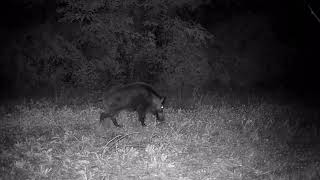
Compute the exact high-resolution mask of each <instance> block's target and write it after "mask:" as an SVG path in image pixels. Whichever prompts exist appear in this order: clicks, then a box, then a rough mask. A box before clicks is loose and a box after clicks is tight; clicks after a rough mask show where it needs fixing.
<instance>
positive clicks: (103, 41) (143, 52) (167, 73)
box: [58, 0, 211, 85]
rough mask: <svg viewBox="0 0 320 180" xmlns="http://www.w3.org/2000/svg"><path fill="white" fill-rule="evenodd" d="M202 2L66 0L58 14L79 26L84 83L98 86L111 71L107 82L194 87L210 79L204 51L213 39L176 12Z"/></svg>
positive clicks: (77, 44)
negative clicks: (158, 80) (159, 83)
mask: <svg viewBox="0 0 320 180" xmlns="http://www.w3.org/2000/svg"><path fill="white" fill-rule="evenodd" d="M202 3H205V2H202V1H200V2H199V1H193V0H180V1H167V0H162V1H132V0H130V1H116V0H111V1H99V0H96V1H86V0H82V1H73V0H63V1H62V5H61V8H60V9H59V10H58V12H59V13H61V14H62V18H61V19H60V21H61V22H65V23H78V24H79V26H80V28H79V30H80V32H79V35H78V36H77V37H76V38H75V39H74V42H76V46H77V47H78V48H79V49H81V51H82V52H83V53H84V54H85V56H86V57H87V58H86V59H85V61H84V62H82V63H83V65H82V66H81V70H80V71H81V73H79V74H82V75H83V76H84V77H87V79H84V78H80V79H81V80H83V84H86V83H89V82H92V81H94V82H98V81H97V79H98V76H99V74H100V75H101V73H102V72H104V73H105V72H107V74H108V75H109V78H108V77H102V81H106V80H107V82H108V83H109V82H110V81H111V82H112V81H114V80H119V81H137V80H140V81H147V82H151V81H156V80H157V79H159V78H161V77H162V78H164V80H165V81H167V82H169V84H172V85H173V84H177V85H179V83H178V82H185V83H189V84H190V83H191V84H194V85H196V83H198V82H201V81H198V79H199V78H202V79H203V76H205V75H206V71H203V69H205V68H206V67H207V66H206V64H205V62H206V59H205V56H204V54H203V53H201V49H202V48H203V47H204V46H205V44H206V43H207V41H208V40H209V39H210V38H211V35H210V34H209V33H208V32H207V31H206V30H205V29H203V28H202V27H201V26H200V25H199V24H196V23H194V22H186V21H183V20H182V19H181V18H180V17H179V16H178V15H177V13H176V12H177V10H178V9H179V8H181V7H185V6H187V7H189V8H196V7H198V6H200V5H201V4H202ZM186 72H188V73H187V74H188V76H185V75H186ZM94 73H96V74H95V75H93V76H92V77H91V76H89V75H90V74H94ZM183 74H184V75H183ZM108 79H109V80H108ZM170 81H173V82H170ZM99 83H100V82H99ZM105 83H106V82H105Z"/></svg>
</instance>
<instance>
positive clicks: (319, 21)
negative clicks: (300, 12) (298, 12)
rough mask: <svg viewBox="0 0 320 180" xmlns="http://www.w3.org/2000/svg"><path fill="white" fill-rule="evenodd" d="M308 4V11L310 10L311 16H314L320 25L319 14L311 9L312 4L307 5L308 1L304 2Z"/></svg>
mask: <svg viewBox="0 0 320 180" xmlns="http://www.w3.org/2000/svg"><path fill="white" fill-rule="evenodd" d="M304 2H305V3H306V5H307V6H308V9H309V10H310V13H311V15H313V16H314V17H315V18H316V20H317V21H318V23H320V18H319V17H318V16H317V14H316V13H315V12H314V11H313V9H312V8H311V6H310V4H309V3H307V1H306V0H305V1H304Z"/></svg>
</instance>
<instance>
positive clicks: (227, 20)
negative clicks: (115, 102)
mask: <svg viewBox="0 0 320 180" xmlns="http://www.w3.org/2000/svg"><path fill="white" fill-rule="evenodd" d="M68 2H69V1H49V0H38V1H36V0H29V1H6V3H5V2H3V3H2V5H1V10H0V12H1V15H0V17H1V29H0V38H1V42H0V47H1V51H0V52H1V61H2V63H1V66H2V67H1V84H2V86H1V95H2V98H8V97H17V96H26V95H32V94H33V95H34V94H37V93H38V92H39V91H41V92H45V93H43V94H46V93H48V94H50V93H52V92H51V91H54V92H56V91H61V92H62V91H63V90H61V89H60V87H64V85H68V86H66V88H84V89H88V86H89V87H94V88H93V89H100V90H101V89H105V88H107V87H108V86H109V85H111V84H121V83H128V82H131V81H137V80H139V81H145V82H149V83H151V84H158V85H159V86H161V87H162V88H164V89H173V90H175V89H180V87H181V86H183V88H181V89H182V90H183V91H186V92H189V91H192V90H190V89H194V88H195V87H196V88H199V89H201V90H202V92H207V91H215V90H217V88H218V87H219V88H226V89H231V90H235V91H236V90H239V89H240V90H251V89H254V90H257V91H270V92H273V91H282V92H284V93H288V94H289V93H290V94H293V95H294V96H295V97H297V98H301V99H302V102H304V103H305V102H312V103H317V102H318V98H319V93H318V92H319V90H320V89H319V86H318V84H319V77H320V76H319V70H318V69H319V60H320V58H319V50H320V49H319V42H320V36H319V33H320V23H319V22H318V21H317V19H316V17H315V16H313V15H312V14H311V12H310V9H308V7H307V5H306V2H304V1H303V0H299V1H298V0H295V1H276V0H260V1H256V0H242V1H233V0H229V1H220V0H216V1H214V0H211V1H203V3H198V4H197V3H194V4H192V3H191V4H184V5H181V6H177V7H175V8H172V9H173V10H171V11H166V12H164V14H166V15H167V17H171V18H172V19H174V18H176V17H179V19H181V22H193V23H195V24H197V23H199V24H200V25H201V26H202V27H203V28H204V29H205V30H207V31H209V32H210V33H211V34H212V35H213V38H212V39H211V40H210V41H208V42H207V46H206V47H205V46H203V49H196V50H195V52H200V51H201V52H202V50H205V55H206V56H207V59H206V62H207V63H208V64H209V65H210V67H211V68H210V69H209V72H208V73H207V74H204V75H201V77H202V79H204V80H203V81H201V84H197V83H194V82H198V80H197V79H195V80H189V79H187V80H184V81H180V80H176V81H177V82H183V83H182V84H179V83H175V82H174V81H173V82H171V83H169V81H170V80H168V79H170V78H168V76H169V77H176V76H175V74H174V73H172V71H166V70H164V69H165V68H164V67H165V66H166V65H168V66H169V65H172V64H170V63H168V61H166V60H168V59H173V58H172V57H175V56H174V55H172V54H169V55H168V54H165V53H163V51H161V53H163V54H161V53H159V52H160V49H161V50H162V49H164V48H163V47H166V46H168V44H169V43H170V42H171V40H170V36H169V35H168V34H170V33H168V31H165V30H163V29H161V28H158V29H156V30H154V29H153V30H150V29H147V28H145V29H143V28H141V27H140V25H139V22H141V21H143V20H141V19H142V18H141V17H142V16H141V14H143V13H145V14H144V16H143V18H145V19H148V18H149V19H151V20H153V22H159V20H158V18H157V16H156V15H160V14H161V13H163V12H160V13H159V12H156V11H150V12H153V13H155V14H156V15H155V16H154V17H153V16H152V15H150V14H151V13H150V14H148V13H146V12H147V11H140V10H139V9H138V8H137V9H138V10H137V11H134V12H133V13H132V12H131V11H130V12H129V13H128V12H126V11H124V12H125V13H124V14H126V13H127V14H129V15H131V14H133V15H132V17H134V18H133V21H134V25H133V26H135V28H134V30H132V29H130V30H132V31H136V32H139V33H140V32H146V31H147V32H151V33H153V34H154V39H153V40H154V42H155V44H156V45H155V46H156V47H155V52H156V54H157V55H154V57H158V55H159V54H160V55H159V56H161V58H159V59H160V61H159V62H160V63H159V62H158V61H152V60H151V61H150V62H151V63H150V64H151V65H150V67H151V68H149V69H147V70H146V72H142V70H141V69H145V68H144V67H142V66H141V65H139V62H137V63H133V68H131V69H133V70H129V69H130V67H131V65H130V62H133V60H134V58H132V57H133V55H132V53H131V54H130V52H137V51H139V49H138V50H132V51H130V52H129V50H128V48H127V47H128V46H127V44H128V41H130V42H131V43H132V42H134V41H133V40H132V39H130V40H126V41H124V40H123V39H125V38H122V40H121V42H122V44H121V43H118V44H116V46H118V47H117V48H116V49H117V53H118V54H119V55H117V56H112V57H114V58H112V57H111V62H112V63H113V61H112V60H114V59H118V60H117V61H116V62H117V63H120V65H121V66H120V67H121V68H120V70H119V69H118V70H116V71H117V72H111V71H110V70H108V68H102V69H99V68H97V67H95V69H94V72H95V75H94V78H95V79H94V80H92V79H85V78H84V77H83V76H86V74H85V73H84V74H83V76H81V75H79V74H81V72H89V70H87V69H84V70H81V71H79V72H80V73H75V69H76V68H75V65H74V64H73V65H70V63H71V64H72V63H74V62H73V61H72V60H70V59H73V57H74V56H76V57H78V56H77V54H76V55H74V56H73V55H70V54H72V53H70V51H72V50H70V49H68V48H71V49H73V50H74V49H76V50H77V51H76V50H74V51H75V52H78V53H79V54H82V55H83V57H81V58H79V59H81V60H80V61H78V62H76V63H75V64H81V63H88V62H91V60H90V59H98V60H97V62H99V63H100V62H102V63H103V64H107V65H108V63H110V61H105V59H102V58H101V59H99V57H102V56H104V55H105V54H103V53H97V52H101V51H102V52H103V51H104V52H105V51H106V50H101V51H100V50H97V49H101V47H105V45H104V44H99V39H96V40H91V41H90V42H91V43H92V42H94V41H96V42H97V44H96V46H95V48H92V46H90V47H91V49H88V47H89V46H86V48H84V45H83V44H86V42H85V41H86V40H88V39H85V40H83V39H82V41H81V42H85V43H82V44H81V43H79V41H76V40H79V39H77V38H78V37H74V36H73V35H74V34H77V33H78V32H79V31H83V29H82V30H80V29H81V28H80V27H89V26H87V25H89V24H90V23H94V22H95V21H94V19H93V20H92V19H88V20H87V21H85V20H83V21H81V23H80V21H76V20H74V19H72V20H65V21H61V19H63V18H64V17H67V16H68V14H67V13H66V12H68V11H70V9H65V10H63V11H62V13H61V11H58V12H57V10H59V8H63V7H66V6H67V4H68ZM84 2H86V1H84ZM144 2H145V1H141V3H144ZM182 2H183V1H182ZM199 2H200V1H199ZM201 2H202V1H201ZM182 4H183V3H182ZM309 5H310V7H311V8H312V9H313V10H314V12H315V13H316V14H317V15H320V9H319V8H320V6H319V3H317V2H316V1H315V0H314V1H310V3H309ZM84 9H85V8H84ZM110 9H111V8H110ZM110 9H108V8H105V7H101V8H97V9H95V13H96V14H102V15H103V14H104V13H105V12H106V14H108V13H110V12H116V11H117V10H114V11H111V10H110ZM124 9H125V8H124ZM154 9H156V8H154ZM160 9H161V8H160ZM121 12H122V11H121ZM148 12H149V11H148ZM117 13H118V12H117ZM130 13H131V14H130ZM139 13H140V14H139ZM157 13H158V14H157ZM111 14H112V13H111ZM138 17H139V18H140V19H139V18H138ZM160 22H161V23H163V24H165V22H166V21H160ZM161 23H160V24H161ZM79 24H81V26H79ZM106 24H107V23H106ZM179 25H180V24H179ZM183 27H185V28H187V27H188V25H185V26H183ZM141 29H143V30H141ZM41 33H43V36H41V37H37V35H38V34H41ZM81 33H83V32H80V34H81ZM89 33H92V31H90V32H89ZM89 33H87V34H89ZM117 33H118V32H116V33H114V32H113V33H111V34H109V35H106V36H110V38H113V37H116V38H118V39H119V37H122V34H121V33H118V34H117ZM56 34H58V35H60V36H61V37H63V43H60V41H58V40H57V39H59V38H52V39H50V38H51V35H52V37H55V36H54V35H56ZM84 34H86V32H84ZM141 34H142V35H145V34H143V33H141ZM95 35H96V34H95ZM192 35H193V34H192ZM46 37H47V38H48V39H46ZM166 37H168V39H166ZM199 39H200V38H199ZM199 39H197V40H199ZM56 40H57V43H55V44H54V45H52V46H51V45H48V46H47V44H50V42H52V41H56ZM88 42H89V41H88ZM107 42H109V40H108V41H107ZM117 42H118V41H117ZM168 42H169V43H168ZM77 43H78V44H77ZM138 43H139V42H138ZM66 44H67V45H66ZM87 44H88V43H87ZM65 46H68V48H65ZM69 46H71V47H69ZM30 47H32V48H31V49H32V51H31V50H30V49H29V48H30ZM42 47H43V49H42ZM50 47H54V48H56V49H58V50H56V51H55V52H54V53H52V56H51V55H48V56H46V54H50V53H51V52H52V51H51V50H50ZM60 47H61V48H60ZM110 47H113V45H110ZM121 47H123V49H121ZM134 47H136V46H134ZM137 47H138V46H137ZM139 47H140V45H139ZM37 48H38V50H39V51H43V53H40V55H39V54H38V52H37V51H36V50H35V49H37ZM143 48H145V47H143ZM143 48H141V49H143ZM44 49H46V50H44ZM47 49H49V50H47ZM60 49H63V50H60ZM66 49H67V50H66ZM108 49H111V48H109V46H108V47H107V50H108ZM141 49H140V50H141ZM158 50H159V51H158ZM47 52H49V53H47ZM59 54H64V55H61V56H60V55H59ZM93 54H94V55H93ZM162 55H163V56H165V57H164V58H163V56H162ZM33 57H34V58H33ZM139 57H142V59H144V58H145V57H147V55H141V56H139ZM170 57H171V58H170ZM30 59H32V63H29V61H30ZM44 59H45V60H44ZM57 59H58V60H57ZM66 59H67V60H66ZM83 59H85V60H83ZM137 59H138V58H137ZM140 59H141V58H140ZM146 59H148V58H146ZM149 59H150V57H149ZM151 59H152V58H151ZM177 59H179V57H178V58H177ZM217 59H219V61H218V60H217ZM230 59H231V60H230ZM24 61H25V62H27V61H28V63H22V62H24ZM48 61H50V62H53V61H54V62H57V63H56V64H50V70H47V71H46V72H44V73H43V71H44V70H43V68H45V65H43V66H39V64H41V63H43V64H46V62H48ZM69 61H70V62H69ZM124 61H126V63H124ZM127 61H128V62H127ZM134 62H136V61H134ZM186 62H187V61H186ZM188 62H189V61H188ZM190 62H195V60H194V59H190ZM183 63H184V61H183V58H182V64H183ZM26 64H27V65H28V68H29V67H36V68H29V69H28V68H26V69H28V70H25V66H26ZM30 64H31V65H30ZM35 64H36V65H35ZM61 64H62V65H63V67H64V68H63V70H62V73H57V72H58V71H56V69H55V68H57V67H60V65H61ZM92 64H96V63H92ZM142 64H143V63H142ZM185 64H186V63H185ZM235 64H237V65H235ZM22 67H23V68H22ZM84 67H89V66H88V65H84V66H83V67H80V69H81V68H84ZM106 67H109V66H106ZM148 67H149V66H148ZM182 67H184V65H182ZM201 67H202V66H201ZM77 68H78V69H79V67H77ZM30 69H32V70H30ZM199 71H200V73H199V72H197V73H198V74H201V72H204V71H202V69H201V68H199ZM39 72H41V73H43V74H45V76H46V78H42V77H43V76H44V75H43V74H41V73H39ZM90 72H91V71H90ZM120 72H121V73H120ZM130 72H131V73H130ZM187 72H188V71H187ZM166 73H167V75H166V76H165V77H167V79H166V78H163V76H162V75H163V74H166ZM170 73H171V74H170ZM197 73H196V74H195V75H194V76H198V74H197ZM61 74H62V75H61ZM182 74H183V73H182ZM96 76H99V78H96ZM101 77H102V78H101ZM115 77H117V78H115ZM150 77H151V78H150ZM159 77H162V78H159ZM177 77H180V76H178V75H177ZM199 77H200V75H199ZM203 77H205V78H203ZM39 79H41V80H39ZM115 79H117V80H115ZM178 79H179V78H178ZM80 81H81V82H83V83H82V84H79V83H78V82H80ZM93 81H96V83H95V85H91V84H90V85H89V82H93ZM31 84H32V85H31ZM186 84H188V85H186ZM177 86H178V87H179V88H177ZM52 89H54V90H52ZM185 89H186V90H185ZM182 90H181V91H182ZM35 92H36V93H35ZM171 92H172V91H171ZM180 93H181V92H180Z"/></svg>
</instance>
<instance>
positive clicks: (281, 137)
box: [0, 93, 320, 180]
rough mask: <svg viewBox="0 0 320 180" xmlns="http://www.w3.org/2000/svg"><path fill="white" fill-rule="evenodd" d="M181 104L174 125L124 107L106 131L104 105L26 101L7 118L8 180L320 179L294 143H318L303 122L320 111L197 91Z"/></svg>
mask: <svg viewBox="0 0 320 180" xmlns="http://www.w3.org/2000/svg"><path fill="white" fill-rule="evenodd" d="M244 99H245V98H244ZM174 102H175V101H173V100H172V101H171V102H169V103H168V104H169V106H168V107H167V108H166V109H165V115H166V124H156V123H155V118H154V117H153V116H151V115H148V116H147V125H148V126H147V127H141V126H140V124H139V122H138V120H137V115H136V114H135V113H129V112H122V113H120V114H119V116H118V120H119V124H123V125H125V126H124V128H116V127H113V126H110V127H109V128H103V132H104V133H102V134H97V133H95V132H96V128H97V127H100V126H99V125H98V124H97V122H98V117H99V112H100V111H101V109H99V108H98V107H97V106H95V105H94V104H92V103H87V104H84V105H83V106H82V107H81V108H79V107H78V106H72V105H66V106H61V105H59V106H58V105H57V103H56V102H52V101H50V100H48V99H43V100H39V101H35V102H34V101H30V102H28V103H21V104H18V105H16V106H15V108H14V109H15V110H14V111H13V112H11V113H6V112H3V116H2V119H1V124H2V125H3V126H1V136H0V140H1V144H2V145H1V155H0V160H1V170H0V174H1V178H2V179H26V178H29V179H177V180H182V179H185V180H188V179H190V180H191V179H192V180H193V179H318V178H320V174H319V172H320V171H319V170H320V162H319V159H317V157H319V153H318V152H317V151H315V149H313V148H310V149H307V148H306V147H305V146H293V144H295V145H298V141H296V139H299V138H300V141H299V142H301V141H304V138H306V139H307V140H309V145H315V144H314V142H315V141H311V140H312V139H316V138H317V137H318V135H319V134H318V131H317V130H316V128H313V129H314V130H313V131H312V132H310V131H309V130H308V132H310V133H309V136H308V137H303V136H301V134H304V133H303V129H301V128H299V123H300V122H302V120H301V119H304V118H311V117H314V118H316V117H317V116H316V113H317V112H310V111H306V110H303V109H299V108H297V107H296V106H292V105H290V104H289V105H284V104H277V103H270V102H267V101H264V100H263V99H259V98H257V97H256V98H251V99H250V98H249V99H245V100H243V99H242V100H239V99H236V98H235V97H232V96H225V97H221V96H209V95H207V96H203V95H199V94H197V93H194V95H193V97H192V100H189V101H186V103H185V105H184V107H188V108H179V107H177V106H175V105H174ZM312 114H313V115H312ZM100 128H101V127H100ZM109 132H111V133H109ZM298 137H299V138H298ZM312 142H313V144H312Z"/></svg>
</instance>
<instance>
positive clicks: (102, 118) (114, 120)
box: [100, 112, 122, 127]
mask: <svg viewBox="0 0 320 180" xmlns="http://www.w3.org/2000/svg"><path fill="white" fill-rule="evenodd" d="M107 117H109V118H110V119H111V120H112V122H113V124H114V125H115V126H117V127H122V126H121V125H119V124H118V122H117V120H116V118H115V117H113V115H110V114H109V113H105V112H103V113H101V114H100V123H101V124H103V122H104V120H105V119H106V118H107Z"/></svg>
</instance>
